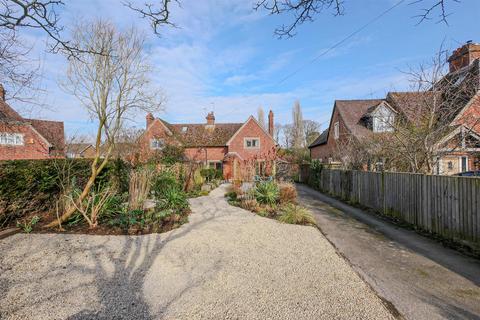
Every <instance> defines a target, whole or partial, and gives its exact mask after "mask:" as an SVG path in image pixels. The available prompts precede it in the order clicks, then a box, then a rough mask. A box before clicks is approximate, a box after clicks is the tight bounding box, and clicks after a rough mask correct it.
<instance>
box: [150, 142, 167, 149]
mask: <svg viewBox="0 0 480 320" xmlns="http://www.w3.org/2000/svg"><path fill="white" fill-rule="evenodd" d="M164 146H165V142H164V141H163V139H150V149H152V150H161V149H163V147H164Z"/></svg>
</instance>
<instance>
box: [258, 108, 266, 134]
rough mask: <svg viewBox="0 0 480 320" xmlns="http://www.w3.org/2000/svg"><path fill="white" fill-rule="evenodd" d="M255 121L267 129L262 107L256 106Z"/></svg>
mask: <svg viewBox="0 0 480 320" xmlns="http://www.w3.org/2000/svg"><path fill="white" fill-rule="evenodd" d="M257 121H258V123H260V125H261V126H262V128H263V129H267V126H266V125H265V112H264V111H263V108H262V107H258V109H257Z"/></svg>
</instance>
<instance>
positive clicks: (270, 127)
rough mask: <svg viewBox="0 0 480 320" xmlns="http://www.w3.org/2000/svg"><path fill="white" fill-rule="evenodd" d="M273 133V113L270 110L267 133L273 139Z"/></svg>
mask: <svg viewBox="0 0 480 320" xmlns="http://www.w3.org/2000/svg"><path fill="white" fill-rule="evenodd" d="M273 131H274V122H273V111H272V110H270V112H269V113H268V133H269V134H270V135H271V136H272V137H273Z"/></svg>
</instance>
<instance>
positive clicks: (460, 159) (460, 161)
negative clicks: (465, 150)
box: [458, 156, 469, 172]
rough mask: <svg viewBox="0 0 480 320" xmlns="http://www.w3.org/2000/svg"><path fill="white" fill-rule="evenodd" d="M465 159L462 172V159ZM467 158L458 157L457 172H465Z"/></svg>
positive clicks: (466, 169)
mask: <svg viewBox="0 0 480 320" xmlns="http://www.w3.org/2000/svg"><path fill="white" fill-rule="evenodd" d="M463 158H465V171H462V159H463ZM468 160H469V159H468V156H460V157H458V172H467V171H468V170H469V168H468Z"/></svg>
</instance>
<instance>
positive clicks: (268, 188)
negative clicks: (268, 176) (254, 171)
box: [254, 181, 280, 205]
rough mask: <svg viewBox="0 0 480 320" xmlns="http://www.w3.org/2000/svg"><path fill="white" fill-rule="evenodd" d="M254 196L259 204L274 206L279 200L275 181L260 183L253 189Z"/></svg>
mask: <svg viewBox="0 0 480 320" xmlns="http://www.w3.org/2000/svg"><path fill="white" fill-rule="evenodd" d="M254 195H255V199H256V200H257V201H258V202H259V203H261V204H268V205H275V204H276V203H277V201H278V199H279V196H280V190H279V188H278V184H277V183H276V182H275V181H267V182H260V183H259V184H257V186H256V187H255V190H254Z"/></svg>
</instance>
